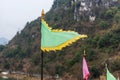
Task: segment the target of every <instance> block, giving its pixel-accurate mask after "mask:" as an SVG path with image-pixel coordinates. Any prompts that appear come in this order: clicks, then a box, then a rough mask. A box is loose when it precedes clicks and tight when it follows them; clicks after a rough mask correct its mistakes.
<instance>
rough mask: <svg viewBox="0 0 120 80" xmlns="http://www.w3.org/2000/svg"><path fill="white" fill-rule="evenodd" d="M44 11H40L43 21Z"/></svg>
mask: <svg viewBox="0 0 120 80" xmlns="http://www.w3.org/2000/svg"><path fill="white" fill-rule="evenodd" d="M44 15H45V14H44V9H42V12H41V18H42V19H44Z"/></svg>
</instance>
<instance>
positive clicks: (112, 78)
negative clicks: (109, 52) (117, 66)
mask: <svg viewBox="0 0 120 80" xmlns="http://www.w3.org/2000/svg"><path fill="white" fill-rule="evenodd" d="M107 80H117V79H116V78H115V77H114V76H113V75H112V74H111V73H110V72H109V70H108V69H107Z"/></svg>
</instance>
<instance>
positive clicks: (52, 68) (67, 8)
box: [0, 0, 120, 80]
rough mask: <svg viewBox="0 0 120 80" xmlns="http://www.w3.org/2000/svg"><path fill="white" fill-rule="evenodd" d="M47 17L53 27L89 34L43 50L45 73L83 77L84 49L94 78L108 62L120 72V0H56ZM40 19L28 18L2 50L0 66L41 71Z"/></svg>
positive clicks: (92, 79)
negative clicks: (86, 36) (51, 48)
mask: <svg viewBox="0 0 120 80" xmlns="http://www.w3.org/2000/svg"><path fill="white" fill-rule="evenodd" d="M45 20H46V21H47V23H48V24H49V26H51V27H52V28H53V29H56V28H57V29H63V30H73V31H76V32H78V33H79V34H87V35H88V38H87V39H81V40H78V41H77V42H75V43H73V44H72V45H70V46H69V47H66V48H64V49H63V50H61V51H56V52H46V53H44V74H45V75H52V76H54V75H55V74H59V75H60V76H61V77H65V76H68V78H72V80H82V58H83V52H84V50H86V60H87V62H88V67H89V70H90V73H91V76H90V78H91V80H94V79H95V78H97V79H98V78H99V77H100V76H101V75H105V66H104V65H105V63H107V64H108V68H109V70H110V71H111V72H112V73H113V74H114V75H115V76H117V74H118V73H119V74H120V1H119V0H54V4H53V5H52V8H51V9H50V11H49V12H47V13H46V14H45ZM40 22H41V20H40V17H39V18H37V19H36V20H34V21H32V22H27V23H26V26H25V28H24V29H23V30H22V31H20V32H17V33H16V35H15V37H14V38H13V39H12V40H11V41H10V42H9V44H8V45H7V46H5V48H4V49H2V50H1V51H0V62H1V64H0V68H2V69H9V70H12V71H24V72H28V73H40V67H41V66H40V65H41V63H40V61H41V56H40V54H41V51H40V37H41V34H40V26H41V23H40Z"/></svg>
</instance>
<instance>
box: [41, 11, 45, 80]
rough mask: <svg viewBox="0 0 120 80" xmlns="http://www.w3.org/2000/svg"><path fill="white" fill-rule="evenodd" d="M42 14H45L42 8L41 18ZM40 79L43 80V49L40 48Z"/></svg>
mask: <svg viewBox="0 0 120 80" xmlns="http://www.w3.org/2000/svg"><path fill="white" fill-rule="evenodd" d="M44 15H45V14H44V10H42V13H41V19H44ZM41 36H42V35H41ZM41 80H43V51H42V50H41Z"/></svg>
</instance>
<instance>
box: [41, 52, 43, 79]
mask: <svg viewBox="0 0 120 80" xmlns="http://www.w3.org/2000/svg"><path fill="white" fill-rule="evenodd" d="M41 80H43V51H41Z"/></svg>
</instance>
